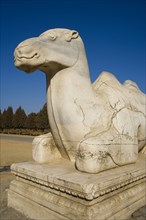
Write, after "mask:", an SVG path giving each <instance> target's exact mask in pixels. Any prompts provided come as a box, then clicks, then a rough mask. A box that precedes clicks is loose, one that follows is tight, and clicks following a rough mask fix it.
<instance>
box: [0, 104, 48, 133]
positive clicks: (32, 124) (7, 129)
mask: <svg viewBox="0 0 146 220" xmlns="http://www.w3.org/2000/svg"><path fill="white" fill-rule="evenodd" d="M49 127H50V126H49V122H48V115H47V105H46V104H45V105H44V106H43V108H42V109H41V110H40V112H38V113H34V112H32V113H30V114H28V115H27V114H26V113H25V111H24V109H23V108H22V107H21V106H20V107H19V108H18V109H17V110H16V111H15V112H14V111H13V108H12V107H8V108H7V109H5V110H4V111H3V112H1V110H0V132H1V133H10V134H25V135H26V134H27V135H39V134H42V133H47V132H48V130H49Z"/></svg>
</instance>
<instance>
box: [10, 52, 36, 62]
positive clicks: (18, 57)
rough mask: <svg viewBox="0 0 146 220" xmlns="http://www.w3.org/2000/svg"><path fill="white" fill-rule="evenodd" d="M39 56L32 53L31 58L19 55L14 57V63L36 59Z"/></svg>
mask: <svg viewBox="0 0 146 220" xmlns="http://www.w3.org/2000/svg"><path fill="white" fill-rule="evenodd" d="M39 56H40V55H39V54H38V53H34V54H32V55H31V56H26V55H19V54H17V55H16V56H14V62H15V61H17V60H18V61H21V60H25V59H26V60H30V59H33V58H38V57H39Z"/></svg>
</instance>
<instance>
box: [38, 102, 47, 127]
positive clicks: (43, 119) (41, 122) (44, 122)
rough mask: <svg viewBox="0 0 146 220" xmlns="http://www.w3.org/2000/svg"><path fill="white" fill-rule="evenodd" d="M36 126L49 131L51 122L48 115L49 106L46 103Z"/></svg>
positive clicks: (39, 114)
mask: <svg viewBox="0 0 146 220" xmlns="http://www.w3.org/2000/svg"><path fill="white" fill-rule="evenodd" d="M36 126H37V128H39V129H42V130H44V129H48V128H49V121H48V113H47V104H46V103H45V104H44V106H43V108H42V109H41V110H40V112H39V113H38V114H37V116H36Z"/></svg>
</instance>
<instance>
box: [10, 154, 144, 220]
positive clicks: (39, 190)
mask: <svg viewBox="0 0 146 220" xmlns="http://www.w3.org/2000/svg"><path fill="white" fill-rule="evenodd" d="M145 165H146V161H145V156H144V155H139V159H138V160H137V162H136V163H135V164H130V165H126V166H122V167H120V168H119V167H118V168H115V169H111V170H106V171H104V172H101V173H98V174H88V173H81V172H79V171H77V170H76V169H75V167H74V164H73V163H71V162H68V161H65V160H59V161H57V162H54V163H50V164H38V163H36V162H26V163H18V164H13V165H12V167H11V170H12V172H13V173H14V174H15V175H16V180H14V181H12V182H11V184H10V188H9V190H8V206H9V207H12V208H14V209H16V210H18V211H20V212H22V213H23V214H25V215H27V216H29V217H30V218H34V219H39V220H40V219H41V220H43V219H46V220H59V219H72V220H74V219H76V220H79V219H80V220H89V219H91V220H97V219H98V220H102V219H121V220H124V219H127V218H129V217H130V215H131V214H132V213H133V212H134V211H135V210H137V209H138V208H140V207H142V206H143V205H145V204H146V199H145V198H146V184H145V177H146V168H145Z"/></svg>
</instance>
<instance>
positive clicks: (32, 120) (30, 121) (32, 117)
mask: <svg viewBox="0 0 146 220" xmlns="http://www.w3.org/2000/svg"><path fill="white" fill-rule="evenodd" d="M36 116H37V114H36V113H33V112H32V113H30V114H29V115H28V116H27V119H26V121H25V127H26V128H28V129H35V128H36Z"/></svg>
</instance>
